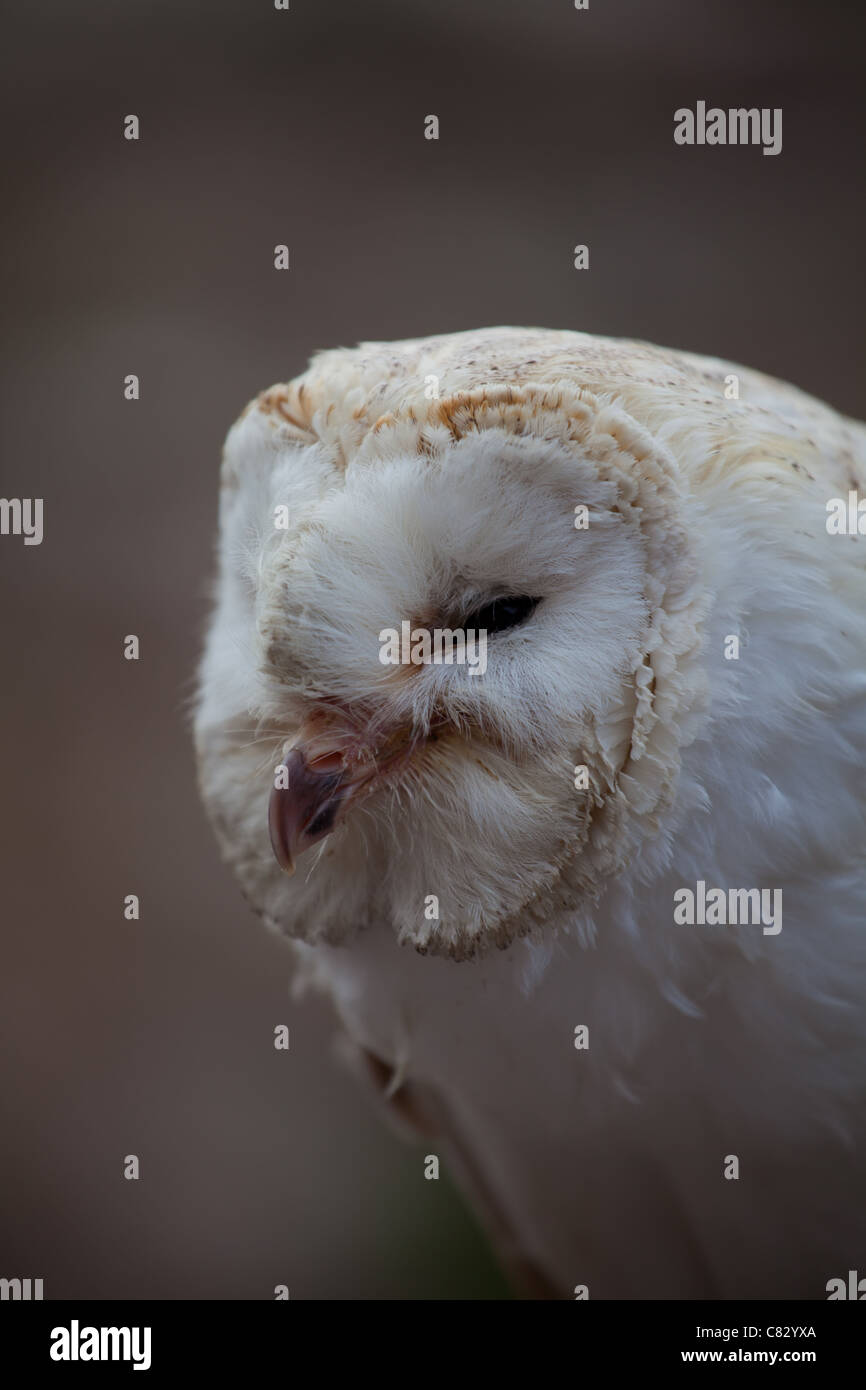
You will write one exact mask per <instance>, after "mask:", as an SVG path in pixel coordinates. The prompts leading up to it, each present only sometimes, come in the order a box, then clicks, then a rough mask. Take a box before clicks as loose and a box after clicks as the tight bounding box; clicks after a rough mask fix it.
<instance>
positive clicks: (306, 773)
mask: <svg viewBox="0 0 866 1390" xmlns="http://www.w3.org/2000/svg"><path fill="white" fill-rule="evenodd" d="M415 741H416V740H414V739H413V738H412V736H411V734H408V733H407V732H406V731H405V730H398V731H395V732H394V733H393V734H391V735H390V736H389V737H388V738H387V740H385V741H384V742H383V743H382V745H381V746H380V747H379V749H377V750H376V752H375V754H374V753H373V752H372V751H371V750H369V749H367V748H365V747H360V746H359V745H358V744H357V742H356V741H351V740H349V739H347V737H346V735H345V734H343V735H341V734H340V732H339V731H337V730H334V731H333V732H332V734H331V736H330V737H329V736H328V733H327V732H325V733H324V735H323V733H322V732H321V730H320V726H319V727H317V726H316V725H315V724H314V725H313V727H312V728H305V729H304V730H302V731H301V735H300V738H299V741H298V743H296V744H295V746H294V748H292V749H291V750H290V752H289V753H288V755H287V756H286V759H285V761H284V762H283V763H282V764H281V766H283V767H284V768H285V769H286V774H287V775H286V778H285V780H286V782H287V783H288V785H287V786H286V787H274V789H273V790H272V792H271V799H270V804H269V806H268V829H269V830H270V835H271V845H272V847H273V851H274V854H275V856H276V859H277V863H278V864H279V866H280V868H281V869H282V870H283V872H284V873H287V874H291V873H293V872H294V868H295V860H296V859H297V857H298V855H300V854H303V853H304V851H305V850H308V849H310V848H311V846H312V845H315V844H318V842H319V841H320V840H323V839H324V838H325V836H326V835H330V833H331V831H332V830H333V829H334V828H335V826H336V825H337V824H338V822H339V821H340V820H342V818H343V816H344V815H345V813H346V810H347V809H348V807H349V805H350V804H351V803H353V802H355V801H357V799H358V798H359V796H360V795H361V793H362V792H364V791H366V790H368V789H369V788H371V786H372V785H373V784H374V783H375V782H376V781H377V780H378V779H379V777H380V776H381V775H382V774H383V773H384V772H385V771H388V770H392V769H393V768H394V766H395V764H397V763H398V762H401V761H403V760H404V759H405V758H406V757H408V755H409V754H410V753H411V751H412V748H413V747H414V745H415Z"/></svg>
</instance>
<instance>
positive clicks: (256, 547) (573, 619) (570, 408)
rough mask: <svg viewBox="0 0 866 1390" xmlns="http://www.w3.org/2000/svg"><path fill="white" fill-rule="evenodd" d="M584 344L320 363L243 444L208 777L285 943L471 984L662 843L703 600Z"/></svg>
mask: <svg viewBox="0 0 866 1390" xmlns="http://www.w3.org/2000/svg"><path fill="white" fill-rule="evenodd" d="M571 336H573V335H544V340H543V341H541V340H536V341H533V336H532V334H528V333H526V332H525V331H522V330H520V331H518V330H490V331H489V332H488V334H486V335H480V336H479V335H457V336H456V337H455V338H451V339H434V340H425V341H424V342H411V343H405V344H386V345H366V346H363V347H361V348H359V349H356V350H354V351H339V352H333V353H326V354H322V355H320V356H319V357H318V358H317V359H315V360H314V362H313V365H312V366H311V368H310V370H309V372H308V373H307V374H306V375H305V376H303V377H300V378H298V379H297V380H296V381H294V382H292V383H291V384H289V385H288V386H277V387H273V388H271V389H270V390H269V391H266V392H264V393H263V394H262V395H261V396H260V397H258V399H257V400H256V401H254V402H253V403H252V404H251V406H249V407H248V408H247V410H246V412H245V413H244V415H243V416H242V417H241V419H240V420H239V421H238V423H237V424H236V425H235V426H234V428H233V429H232V431H231V432H230V434H229V437H228V441H227V444H226V451H225V461H224V469H223V490H222V502H221V559H220V575H219V580H218V589H217V609H216V618H215V621H214V624H213V627H212V629H211V633H210V637H209V641H208V646H207V651H206V654H205V658H204V663H203V667H202V682H201V697H200V703H199V709H198V715H197V743H198V753H199V765H200V775H201V781H202V786H203V789H204V793H205V797H206V800H207V802H208V804H209V806H210V808H211V812H212V815H213V819H214V821H215V824H216V827H217V830H218V833H219V836H220V840H221V843H222V846H223V849H224V852H225V853H226V855H227V857H228V858H229V859H230V860H231V862H232V863H233V864H234V866H235V868H236V870H237V872H238V874H239V877H240V879H241V882H242V884H243V885H244V887H245V890H246V892H247V894H248V896H249V897H250V899H251V901H252V902H253V903H254V904H255V906H256V907H257V908H258V910H259V911H260V912H261V913H262V914H263V915H264V916H265V917H266V919H267V920H268V921H269V922H271V923H272V924H274V925H276V926H278V927H279V929H280V930H282V931H285V932H288V933H289V934H291V935H294V936H297V937H301V938H304V939H306V940H309V941H315V940H328V941H339V940H344V939H346V938H347V936H349V935H350V934H352V933H354V932H356V931H358V930H362V929H364V928H365V927H366V926H369V925H370V924H372V923H374V922H376V923H382V922H385V923H387V924H388V925H390V926H391V927H392V928H393V930H394V932H395V933H396V935H397V936H398V938H399V939H400V940H401V941H404V942H407V943H411V944H412V945H414V946H415V947H416V948H418V949H419V950H422V951H427V950H429V951H433V952H438V953H442V954H447V955H450V956H452V957H455V958H457V959H464V958H467V957H469V956H472V955H474V954H476V953H478V952H480V951H483V950H485V949H488V948H490V947H491V946H494V945H495V946H506V945H508V944H509V943H510V942H511V941H512V940H513V939H514V938H515V937H517V936H519V935H522V934H525V933H528V932H534V931H539V930H543V929H544V927H545V925H546V924H549V923H550V922H552V921H554V920H556V918H557V916H559V915H561V914H562V913H563V912H568V911H570V910H574V909H575V908H577V907H579V906H580V905H581V904H582V903H585V902H589V901H592V900H593V898H595V897H597V896H598V895H599V893H600V892H602V891H603V889H604V886H605V883H606V881H607V879H608V878H609V877H610V875H612V874H614V873H615V872H616V871H617V870H618V869H619V868H621V867H622V865H623V864H624V863H626V862H627V861H629V860H634V859H635V857H636V856H639V855H640V854H641V853H642V852H643V851H644V846H645V845H646V843H647V842H648V841H650V840H652V839H653V838H654V837H655V836H657V834H658V831H659V825H660V818H662V817H663V816H664V813H665V811H666V808H667V807H668V806H669V805H670V803H671V799H672V795H673V789H674V786H675V782H676V778H677V772H678V767H679V756H680V749H681V747H682V745H683V743H684V742H685V741H687V739H688V738H689V737H690V722H691V721H692V719H693V718H694V715H695V712H696V711H697V710H698V709H699V708H700V706H701V702H702V698H703V687H702V681H701V676H700V670H699V668H698V666H697V664H696V649H697V647H698V646H699V630H700V625H701V621H702V617H703V614H704V611H705V598H704V594H703V590H702V587H701V584H700V582H699V571H698V566H697V563H696V558H695V555H694V553H693V547H692V545H691V543H690V535H691V534H692V528H691V527H690V525H689V518H688V515H687V506H688V503H687V500H686V497H685V495H684V491H683V489H682V487H681V484H680V480H679V477H678V473H677V468H676V465H675V463H674V461H673V459H672V457H671V456H670V455H668V453H667V452H666V450H665V449H664V447H663V446H662V445H661V444H660V443H659V442H658V441H657V440H656V439H654V438H653V436H652V435H651V434H650V433H649V432H648V431H647V430H646V429H644V428H643V427H641V426H640V425H639V424H637V423H636V421H635V420H634V419H632V418H631V417H630V416H629V415H628V414H627V413H626V412H625V411H624V410H623V409H622V408H621V407H620V406H617V405H615V404H613V403H611V402H610V401H609V400H608V401H606V400H605V399H604V398H603V397H602V396H600V395H599V394H597V393H595V392H593V391H592V390H590V389H588V388H587V387H586V386H582V385H580V384H579V380H575V379H574V378H575V375H576V374H575V372H574V371H569V370H568V368H567V347H568V345H567V343H566V344H563V343H562V341H561V340H562V339H568V338H570V337H571ZM574 336H577V335H574ZM551 338H553V339H554V342H555V346H556V351H555V352H551V350H550V347H549V344H550V340H551ZM467 339H468V341H466V340H467ZM545 345H547V347H548V352H547V355H546V356H545V351H544V348H545ZM564 359H565V360H564ZM578 375H579V374H578Z"/></svg>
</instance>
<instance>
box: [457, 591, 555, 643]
mask: <svg viewBox="0 0 866 1390" xmlns="http://www.w3.org/2000/svg"><path fill="white" fill-rule="evenodd" d="M540 602H541V599H540V598H525V597H524V596H523V595H522V594H521V595H519V596H517V597H515V598H495V599H493V600H492V602H491V603H485V605H484V607H483V608H477V609H476V610H475V612H474V613H471V614H470V615H469V617H468V618H466V619H465V621H464V623H463V626H464V628H469V627H472V628H483V629H485V630H486V631H487V632H488V633H493V632H506V631H507V629H508V628H510V627H517V624H518V623H522V622H524V621H525V620H526V619H527V618H528V617H529V615H530V613H533V612H534V611H535V609H536V608H537V607H538V605H539V603H540Z"/></svg>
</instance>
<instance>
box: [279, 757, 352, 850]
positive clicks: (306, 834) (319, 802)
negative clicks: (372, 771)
mask: <svg viewBox="0 0 866 1390" xmlns="http://www.w3.org/2000/svg"><path fill="white" fill-rule="evenodd" d="M282 769H285V774H284V776H283V778H282V779H281V780H282V781H283V782H285V786H275V787H274V789H273V791H272V792H271V800H270V805H269V807H268V828H269V830H270V835H271V845H272V846H273V851H274V854H275V855H276V859H277V863H278V864H279V866H280V868H281V869H282V870H283V872H284V873H286V874H291V873H294V870H295V859H296V858H297V856H298V855H299V854H303V852H304V850H305V849H309V848H310V846H311V845H314V844H316V843H317V842H318V841H319V840H323V839H324V838H325V836H326V835H328V834H330V832H331V831H332V830H333V828H334V826H335V824H336V821H337V813H338V811H339V810H340V809H341V807H342V806H343V804H344V802H346V801H348V799H349V797H350V795H351V794H352V780H351V779H350V777H349V776H348V774H347V772H346V769H345V768H344V767H343V766H342V765H341V760H340V759H336V760H335V759H333V758H327V757H325V758H319V759H316V760H314V761H310V760H309V759H308V757H307V754H306V752H305V750H304V749H303V748H293V749H292V750H291V752H290V753H289V755H288V757H287V758H286V760H285V762H284V763H282V764H281V769H280V770H282Z"/></svg>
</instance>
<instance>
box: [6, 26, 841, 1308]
mask: <svg viewBox="0 0 866 1390" xmlns="http://www.w3.org/2000/svg"><path fill="white" fill-rule="evenodd" d="M860 8H861V7H859V6H858V5H856V4H854V3H850V4H848V3H841V0H822V3H821V4H820V5H818V4H815V3H813V0H707V2H705V3H702V4H700V5H697V4H695V3H694V0H591V4H590V8H589V9H588V10H587V11H577V10H575V8H574V6H573V4H572V2H571V0H523V3H517V0H436V3H435V4H428V3H422V0H370V3H366V4H363V5H359V4H357V3H356V0H291V8H290V10H289V11H288V12H283V11H277V10H275V8H274V6H273V3H272V0H198V3H192V0H124V3H122V4H120V3H118V0H40V3H39V4H38V5H30V6H27V5H18V6H16V7H15V9H14V10H10V11H8V12H7V14H6V16H5V18H4V23H3V36H4V56H3V58H2V95H0V103H2V107H0V109H2V123H0V135H2V142H3V155H4V162H5V166H6V179H5V197H4V205H5V210H4V228H3V240H4V245H3V254H2V261H0V273H2V277H3V307H4V311H5V312H4V318H5V320H6V325H7V330H8V331H7V335H6V344H5V347H4V348H3V350H2V353H3V360H2V380H3V396H4V400H3V408H2V411H0V432H2V461H3V464H2V466H3V471H2V483H0V491H2V494H3V495H4V496H6V497H42V498H44V499H45V536H44V541H43V544H42V545H41V546H31V547H25V546H24V545H23V542H22V540H21V539H20V538H16V537H13V536H2V537H0V575H2V644H3V664H4V679H3V681H2V688H0V715H2V725H0V727H2V755H0V785H2V819H0V854H2V908H3V925H2V947H0V1032H2V1045H0V1276H2V1277H9V1278H11V1277H33V1278H37V1277H38V1278H43V1279H44V1281H45V1296H46V1297H47V1298H75V1297H82V1298H123V1297H131V1298H270V1297H273V1289H274V1286H275V1284H278V1283H284V1284H287V1285H288V1286H289V1289H290V1291H291V1296H292V1298H419V1297H426V1298H443V1297H444V1298H449V1297H450V1298H475V1297H503V1296H507V1289H506V1285H505V1283H504V1281H503V1280H502V1278H501V1276H500V1275H499V1273H498V1272H497V1270H496V1267H495V1265H494V1263H493V1261H492V1259H491V1257H490V1255H489V1254H488V1253H487V1249H486V1245H485V1242H484V1239H483V1237H482V1236H481V1235H480V1233H479V1231H478V1229H477V1227H476V1226H475V1224H474V1221H473V1219H472V1218H471V1216H470V1215H469V1213H468V1212H467V1210H466V1209H465V1207H464V1205H463V1203H462V1202H461V1200H460V1198H459V1197H458V1196H457V1194H456V1193H455V1192H454V1191H453V1189H451V1188H450V1187H449V1186H448V1185H447V1181H446V1180H442V1181H440V1182H439V1183H432V1182H427V1181H424V1179H423V1175H422V1174H423V1162H422V1159H423V1149H422V1150H413V1149H412V1148H410V1147H405V1146H404V1145H402V1144H401V1143H400V1142H399V1141H398V1140H397V1139H396V1138H393V1137H392V1136H391V1135H390V1134H389V1132H388V1131H387V1130H385V1129H384V1128H383V1127H382V1126H381V1124H380V1120H379V1117H378V1116H377V1114H376V1111H375V1107H374V1106H373V1105H372V1104H371V1102H370V1101H369V1099H368V1098H367V1097H366V1096H365V1095H363V1094H362V1093H360V1092H359V1091H358V1090H357V1088H356V1085H355V1083H354V1081H353V1080H352V1079H351V1078H350V1077H349V1076H348V1074H346V1073H344V1071H343V1070H341V1068H340V1066H339V1065H338V1063H336V1062H335V1061H334V1058H333V1040H334V1034H335V1025H334V1023H333V1021H332V1019H331V1016H330V1014H329V1012H328V1010H327V1008H326V1007H325V1005H324V1004H323V1003H322V1002H321V1001H317V1000H311V1001H309V1002H304V1003H296V1002H294V1001H292V999H291V998H290V995H289V961H288V953H287V951H286V949H285V947H284V946H283V945H282V943H280V942H279V941H276V940H273V939H271V938H269V937H268V936H267V935H266V934H265V932H264V931H263V929H262V928H261V927H260V925H259V923H258V921H257V920H256V919H255V918H253V917H252V916H251V915H250V914H249V912H248V910H247V908H246V907H245V905H244V903H243V901H242V899H241V898H240V895H239V893H238V892H237V890H236V887H235V885H234V882H233V881H232V879H231V878H230V876H229V874H228V873H227V871H226V870H225V869H224V868H223V867H222V865H221V863H220V861H219V858H218V854H217V851H216V847H215V843H214V841H213V838H212V836H211V833H210V830H209V828H208V826H207V824H206V822H205V819H204V815H203V813H202V811H201V809H200V806H199V802H198V798H197V793H196V787H195V776H194V766H193V758H192V753H191V747H190V737H189V728H188V714H187V708H188V702H189V698H190V695H191V691H192V680H191V678H192V675H193V672H194V668H195V664H196V660H197V656H198V652H199V648H200V642H201V635H202V631H203V627H204V622H205V615H206V609H207V588H208V581H209V577H210V573H211V567H212V556H213V548H214V530H215V519H216V505H217V472H218V464H219V454H220V446H221V442H222V439H223V437H224V435H225V432H226V430H227V428H228V426H229V425H230V424H231V422H232V419H233V418H234V417H235V415H236V414H237V413H238V412H239V410H240V409H241V407H242V406H243V405H244V404H245V402H246V401H247V400H248V399H249V398H250V397H251V396H252V395H254V394H255V393H256V392H257V391H258V390H259V389H261V388H263V387H264V386H267V385H269V384H270V383H272V382H274V381H278V380H285V379H287V378H289V377H291V376H292V375H294V374H295V373H297V372H298V371H300V370H301V369H302V368H303V367H304V365H305V362H306V360H307V357H308V355H309V353H310V352H311V351H313V350H314V349H316V348H318V347H331V346H337V345H340V344H354V343H355V342H357V341H358V340H360V339H370V338H373V339H377V338H401V337H414V336H417V335H422V334H429V333H441V332H448V331H451V330H456V329H465V328H473V327H477V326H479V325H489V324H498V323H514V324H531V325H543V326H547V327H568V328H579V329H585V330H589V331H592V332H598V333H606V334H613V335H624V336H633V337H639V338H649V339H652V340H654V341H656V342H659V343H663V344H666V345H670V346H675V347H682V348H688V349H692V350H694V351H699V352H707V353H711V354H718V355H723V356H729V357H732V358H734V359H735V360H740V361H743V362H746V363H748V364H749V365H751V366H755V367H759V368H762V369H764V370H765V371H768V372H771V373H774V374H776V375H779V376H782V377H785V378H788V379H789V380H791V381H794V382H796V383H797V384H798V385H800V386H802V387H805V388H806V389H807V390H810V391H812V392H814V393H815V394H816V395H819V396H822V397H824V398H825V399H827V400H829V401H830V402H831V403H832V404H833V405H835V406H837V407H839V408H840V409H842V410H844V411H847V412H849V413H852V414H861V415H862V414H863V412H864V409H866V402H864V391H863V380H864V378H863V365H864V363H863V356H864V334H863V332H862V323H863V313H864V288H863V286H864V275H863V256H864V251H863V245H864V238H863V226H864V224H863V196H864V195H863V180H862V175H861V169H862V139H863V132H862V128H861V127H860V125H859V120H858V109H859V108H858V92H859V88H860V84H861V81H862V77H861V68H862V56H861V55H862V38H863V28H864V18H863V14H862V12H859V13H858V11H859V10H860ZM698 100H705V101H706V102H707V103H708V105H720V106H723V107H725V108H727V107H728V106H758V107H782V108H783V111H784V118H783V141H784V143H783V151H782V153H781V154H780V155H779V156H778V157H765V156H763V155H762V153H761V151H760V149H757V148H724V147H720V148H703V149H699V148H694V149H688V148H680V147H677V146H676V145H675V144H674V141H673V112H674V110H675V109H676V108H677V107H680V106H691V107H694V105H695V103H696V102H697V101H698ZM128 114H136V115H137V116H138V117H139V119H140V123H141V138H140V140H139V141H138V142H137V143H134V142H128V141H126V140H125V139H124V138H123V119H124V116H126V115H128ZM429 114H435V115H437V116H438V117H439V121H440V138H439V140H438V141H436V142H434V141H428V140H425V138H424V118H425V116H427V115H429ZM278 243H286V244H287V245H288V246H289V247H290V254H291V269H290V271H288V272H284V273H281V272H278V271H276V270H275V269H274V266H273V249H274V246H275V245H276V244H278ZM578 243H586V244H588V245H589V248H590V269H589V270H588V271H580V272H579V271H576V270H575V269H574V268H573V247H574V246H575V245H576V244H578ZM128 373H135V374H137V375H138V376H139V377H140V381H141V399H140V400H138V401H134V402H128V401H125V400H124V398H123V379H124V377H125V376H126V375H127V374H128ZM128 633H136V634H138V636H139V637H140V640H141V659H140V660H139V661H138V662H137V663H136V662H127V661H124V660H123V659H122V643H123V638H124V636H125V635H126V634H128ZM128 893H137V894H139V895H140V899H141V913H142V915H141V920H140V921H139V922H127V921H125V920H124V915H123V900H124V896H125V895H126V894H128ZM277 1023H287V1024H288V1025H289V1027H290V1029H291V1050H290V1051H289V1052H288V1053H283V1052H276V1051H275V1050H274V1047H273V1029H274V1025H275V1024H277ZM132 1153H134V1154H137V1155H138V1156H139V1159H140V1163H141V1178H140V1180H139V1181H138V1182H128V1181H125V1180H124V1178H123V1175H122V1173H123V1159H124V1156H125V1155H127V1154H132Z"/></svg>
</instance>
